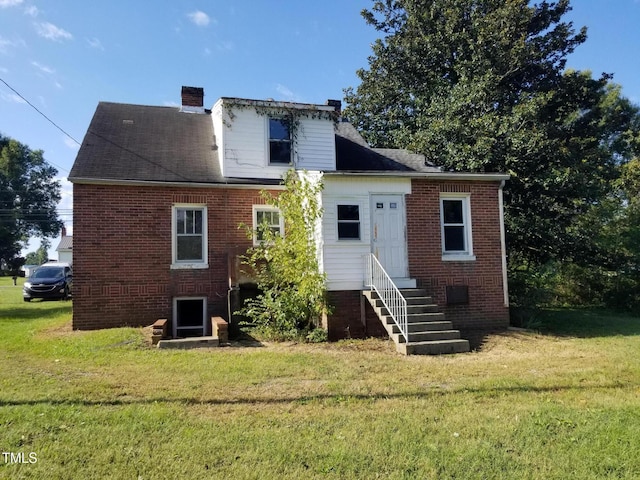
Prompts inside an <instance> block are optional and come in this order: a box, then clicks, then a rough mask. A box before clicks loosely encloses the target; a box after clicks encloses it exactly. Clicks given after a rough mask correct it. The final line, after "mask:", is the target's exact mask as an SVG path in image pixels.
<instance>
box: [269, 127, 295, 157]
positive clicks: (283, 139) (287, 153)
mask: <svg viewBox="0 0 640 480" xmlns="http://www.w3.org/2000/svg"><path fill="white" fill-rule="evenodd" d="M291 154H292V151H291V120H290V119H289V118H286V117H269V164H270V165H289V164H290V163H291Z"/></svg>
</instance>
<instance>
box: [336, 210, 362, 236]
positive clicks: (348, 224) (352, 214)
mask: <svg viewBox="0 0 640 480" xmlns="http://www.w3.org/2000/svg"><path fill="white" fill-rule="evenodd" d="M337 218H338V240H360V238H361V237H360V205H353V204H351V205H347V204H339V205H338V217H337Z"/></svg>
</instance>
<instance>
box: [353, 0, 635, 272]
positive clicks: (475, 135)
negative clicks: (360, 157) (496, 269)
mask: <svg viewBox="0 0 640 480" xmlns="http://www.w3.org/2000/svg"><path fill="white" fill-rule="evenodd" d="M569 10H570V4H569V0H559V1H557V2H547V1H541V2H538V3H535V4H533V5H530V4H529V2H528V1H527V0H379V1H375V2H374V3H373V7H372V9H371V10H364V11H363V16H364V18H365V20H366V21H367V22H368V23H369V24H370V25H372V26H373V27H374V28H376V29H377V30H378V31H380V32H381V33H382V34H384V37H383V38H382V39H379V40H377V41H376V43H375V44H374V46H373V55H372V56H370V57H369V68H368V69H361V70H359V71H358V72H357V74H358V76H359V77H360V79H361V83H360V85H359V86H358V87H357V88H356V89H353V88H348V89H346V90H345V99H346V101H347V103H348V106H347V108H346V109H345V112H344V114H345V116H346V117H347V118H348V119H349V120H350V121H351V122H352V123H354V124H355V125H356V126H357V127H358V128H359V129H360V131H361V132H362V134H363V135H364V136H365V137H366V138H367V140H368V141H369V142H370V143H371V144H372V145H374V146H378V147H396V148H409V149H411V150H413V151H416V152H419V153H423V154H424V155H425V156H426V158H427V160H429V161H431V162H433V163H435V164H437V165H442V166H444V167H445V168H446V169H450V170H458V171H476V172H491V171H502V172H507V173H509V174H511V177H512V178H511V180H510V181H509V182H508V183H507V186H506V189H505V205H506V225H507V235H508V238H507V239H508V242H509V251H510V254H511V257H512V258H513V259H516V261H517V262H518V263H520V262H523V261H525V262H533V263H536V264H540V263H543V262H545V261H548V260H550V259H563V258H567V257H571V256H574V255H582V256H584V255H586V253H585V252H586V251H588V250H589V248H590V246H589V245H587V244H585V243H583V242H581V241H580V239H579V238H576V237H574V236H573V235H572V233H573V229H572V226H573V225H574V223H575V221H576V219H577V218H579V217H580V216H581V215H583V214H584V213H585V212H586V211H587V210H588V209H589V208H590V206H591V205H593V203H594V202H597V201H598V199H599V198H602V196H603V195H605V194H606V193H607V192H608V191H609V190H610V188H611V181H612V180H613V179H615V178H616V176H617V175H618V166H619V164H620V163H623V162H624V161H626V160H627V159H628V158H629V156H630V142H631V140H632V139H633V137H634V134H635V133H634V128H635V127H636V126H637V125H636V124H634V121H635V120H634V119H636V118H637V116H638V112H637V108H636V107H635V106H633V105H632V104H631V103H630V102H629V101H628V100H626V99H625V98H623V97H622V96H621V95H620V89H619V87H617V86H615V85H612V84H610V80H611V77H610V76H609V75H603V76H602V77H600V78H596V79H594V78H592V76H591V74H590V73H589V72H574V71H565V65H566V57H567V55H568V54H569V53H571V52H573V51H574V49H575V48H576V47H577V46H579V45H580V44H581V43H583V42H584V41H585V40H586V29H585V28H582V29H581V30H580V31H579V32H577V33H576V32H575V30H574V28H573V25H572V24H571V23H570V22H566V21H563V17H564V15H565V14H566V13H567V12H568V11H569ZM635 132H637V130H635Z"/></svg>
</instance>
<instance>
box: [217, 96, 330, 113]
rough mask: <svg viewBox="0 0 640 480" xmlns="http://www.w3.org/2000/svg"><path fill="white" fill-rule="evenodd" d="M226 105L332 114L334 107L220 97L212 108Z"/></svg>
mask: <svg viewBox="0 0 640 480" xmlns="http://www.w3.org/2000/svg"><path fill="white" fill-rule="evenodd" d="M222 103H228V104H230V105H241V106H255V107H270V108H294V109H297V110H316V111H325V112H333V111H335V107H333V106H331V105H317V104H314V103H296V102H283V101H279V100H252V99H249V98H234V97H221V98H220V99H218V101H217V102H216V103H215V105H214V106H213V108H215V107H216V105H218V104H222Z"/></svg>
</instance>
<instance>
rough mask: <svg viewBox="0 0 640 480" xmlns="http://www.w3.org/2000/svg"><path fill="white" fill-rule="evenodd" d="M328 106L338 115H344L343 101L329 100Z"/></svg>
mask: <svg viewBox="0 0 640 480" xmlns="http://www.w3.org/2000/svg"><path fill="white" fill-rule="evenodd" d="M327 105H329V106H330V107H333V108H334V109H335V111H336V113H337V114H338V115H340V114H341V113H342V100H331V99H329V100H327Z"/></svg>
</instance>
